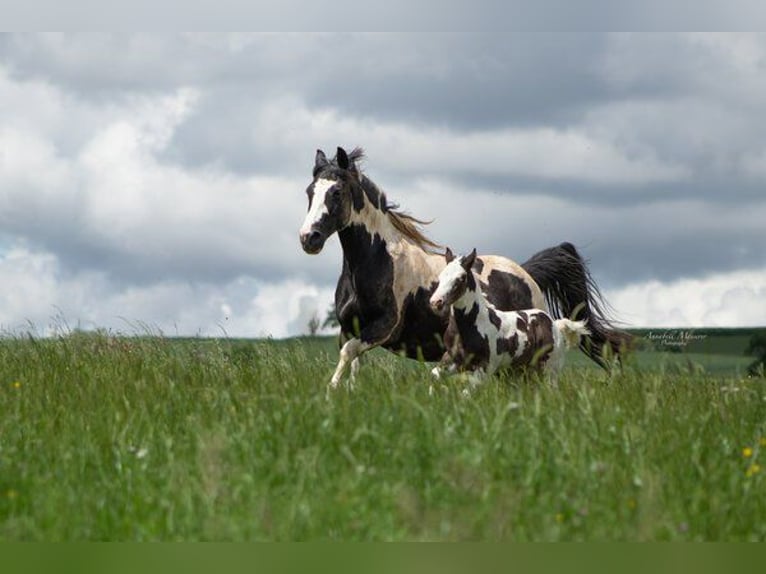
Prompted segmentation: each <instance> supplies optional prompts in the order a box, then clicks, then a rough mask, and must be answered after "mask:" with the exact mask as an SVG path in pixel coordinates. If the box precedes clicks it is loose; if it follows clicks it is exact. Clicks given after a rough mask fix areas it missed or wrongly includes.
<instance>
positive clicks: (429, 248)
mask: <svg viewBox="0 0 766 574" xmlns="http://www.w3.org/2000/svg"><path fill="white" fill-rule="evenodd" d="M348 159H349V162H350V164H351V165H352V166H353V170H354V171H355V172H356V173H357V174H358V176H359V184H360V186H361V188H362V190H363V191H364V193H365V195H366V196H367V199H368V200H369V201H370V203H372V205H374V206H375V207H376V208H377V209H379V210H380V211H382V212H383V213H385V214H386V215H387V216H388V220H389V221H390V222H391V225H393V226H394V229H396V230H397V231H398V232H399V233H401V234H402V235H403V236H404V237H406V238H407V239H409V240H410V241H412V242H413V243H414V244H415V245H417V246H418V247H420V248H421V249H422V250H423V251H426V252H428V253H440V252H441V251H442V249H443V246H442V245H440V244H439V243H436V242H435V241H434V240H433V239H431V238H429V237H428V236H427V235H426V234H425V233H424V232H423V230H422V226H424V225H429V224H430V223H432V221H423V220H422V219H418V218H416V217H413V216H412V215H410V214H409V213H406V212H405V211H402V210H401V209H400V208H399V205H398V204H396V203H392V202H389V201H388V198H386V194H385V193H383V191H381V189H380V188H379V187H378V186H377V185H376V184H375V182H374V181H372V180H371V179H370V178H369V177H367V176H366V175H364V174H363V173H362V172H361V170H360V169H359V167H358V166H357V162H358V161H361V160H363V159H364V150H363V149H362V148H360V147H357V148H354V149H353V150H352V151H351V153H350V154H348Z"/></svg>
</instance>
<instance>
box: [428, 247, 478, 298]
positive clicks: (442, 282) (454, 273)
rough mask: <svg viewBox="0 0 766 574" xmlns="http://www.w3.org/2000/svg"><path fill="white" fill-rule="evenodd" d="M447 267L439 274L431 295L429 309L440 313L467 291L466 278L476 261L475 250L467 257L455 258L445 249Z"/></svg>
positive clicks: (448, 249)
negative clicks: (431, 308)
mask: <svg viewBox="0 0 766 574" xmlns="http://www.w3.org/2000/svg"><path fill="white" fill-rule="evenodd" d="M444 256H445V258H446V259H447V266H446V267H445V268H444V269H442V272H441V273H439V280H438V281H439V282H438V284H437V285H436V289H435V290H434V294H433V295H431V300H430V303H431V307H433V308H434V309H436V310H437V311H441V310H442V309H444V308H445V307H447V308H448V307H449V306H450V305H452V304H453V303H454V302H455V301H457V300H458V299H460V298H461V297H462V296H463V295H464V294H465V292H466V290H467V289H468V276H469V274H470V273H471V267H473V263H474V261H475V260H476V249H474V250H473V251H471V253H469V254H468V255H464V256H462V257H455V256H454V255H453V254H452V251H451V250H450V248H449V247H447V252H446V253H445V255H444Z"/></svg>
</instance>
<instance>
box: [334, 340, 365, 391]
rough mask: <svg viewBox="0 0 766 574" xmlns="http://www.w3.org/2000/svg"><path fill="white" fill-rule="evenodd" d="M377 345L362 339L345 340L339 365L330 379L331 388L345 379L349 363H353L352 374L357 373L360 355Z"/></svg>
mask: <svg viewBox="0 0 766 574" xmlns="http://www.w3.org/2000/svg"><path fill="white" fill-rule="evenodd" d="M374 346H375V345H372V344H369V343H365V342H363V341H362V340H361V339H356V338H354V339H349V340H348V341H346V342H345V344H344V345H343V347H342V348H341V350H340V357H339V358H338V366H337V367H335V373H333V376H332V379H331V380H330V388H331V389H334V388H336V387H337V386H338V383H340V381H341V380H342V379H343V376H344V375H345V374H346V369H348V366H349V364H351V365H352V369H351V370H352V376H354V375H356V372H357V371H359V356H360V355H361V354H362V353H364V352H365V351H368V350H369V349H371V348H372V347H374Z"/></svg>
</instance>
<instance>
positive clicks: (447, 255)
mask: <svg viewBox="0 0 766 574" xmlns="http://www.w3.org/2000/svg"><path fill="white" fill-rule="evenodd" d="M444 258H445V259H446V260H447V263H451V262H452V261H454V260H455V254H454V253H452V249H450V248H449V247H447V250H446V251H445V252H444Z"/></svg>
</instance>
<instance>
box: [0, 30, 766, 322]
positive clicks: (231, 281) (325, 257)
mask: <svg viewBox="0 0 766 574" xmlns="http://www.w3.org/2000/svg"><path fill="white" fill-rule="evenodd" d="M764 61H766V37H764V36H758V35H755V36H753V35H742V36H730V35H723V36H721V35H622V34H618V35H609V34H600V33H598V34H550V33H549V34H532V33H519V34H506V35H497V34H494V35H493V34H481V35H479V34H423V35H407V34H396V35H391V34H385V35H358V34H340V35H334V34H333V35H320V34H310V35H301V34H277V35H258V34H256V35H252V34H248V35H228V36H222V35H215V34H213V35H210V34H188V35H172V36H168V35H152V34H149V35H82V34H75V35H67V34H64V35H42V36H37V35H10V36H2V37H0V97H2V100H3V102H4V108H3V109H2V110H0V159H2V162H0V225H2V238H1V240H0V256H2V254H3V253H6V254H7V253H14V254H16V255H14V257H16V256H18V257H22V255H23V254H25V253H26V254H27V255H24V256H25V257H29V258H30V261H46V262H48V263H46V265H48V264H50V269H55V272H51V273H49V274H48V275H47V277H49V285H48V287H49V288H50V290H51V294H50V296H49V297H48V299H46V300H50V301H53V300H55V296H54V295H55V294H53V291H55V289H56V285H59V286H60V287H61V289H62V291H61V293H68V294H69V296H70V298H72V297H74V296H73V295H72V294H73V293H75V292H76V286H77V285H78V284H79V283H78V282H79V281H87V282H88V285H90V286H89V287H88V288H87V289H85V290H86V291H87V292H93V293H103V292H106V291H105V290H106V289H107V287H105V285H108V288H109V289H111V290H113V291H114V292H115V293H117V294H116V295H114V296H110V297H109V298H107V299H108V301H110V302H111V303H113V304H123V303H124V304H125V305H127V306H131V305H133V306H134V308H135V310H136V313H139V312H140V313H149V312H153V311H154V310H156V309H157V308H158V307H157V306H158V305H160V306H162V305H164V306H166V307H172V309H171V310H169V311H168V316H179V314H180V313H182V311H181V310H180V308H176V306H174V305H171V304H169V303H168V302H167V293H168V291H167V289H169V288H168V287H167V286H168V285H174V286H177V287H178V288H180V289H181V290H182V291H183V292H184V293H186V295H188V297H186V298H185V299H184V301H188V302H189V304H192V303H191V301H192V300H193V298H194V297H195V296H200V297H202V296H203V295H202V294H203V293H204V298H206V300H209V301H214V302H213V303H210V304H209V307H208V311H206V312H205V314H204V317H203V315H200V318H199V321H200V323H204V324H206V325H211V324H213V325H214V324H215V321H218V320H219V318H218V315H219V310H218V307H220V306H221V305H225V306H227V308H232V309H234V310H236V309H239V310H240V313H241V315H240V316H246V317H249V319H248V321H250V322H247V321H245V320H242V322H240V323H239V325H240V327H238V328H239V329H243V330H246V329H247V328H255V327H253V324H254V323H253V321H255V319H254V317H256V315H257V313H256V312H255V311H253V309H255V308H256V307H257V306H253V305H252V304H251V303H252V300H253V297H254V295H253V294H252V293H251V291H250V290H252V289H255V290H257V289H268V288H270V287H263V286H264V285H265V286H273V285H286V284H293V283H290V282H291V281H292V282H297V283H294V284H296V285H300V286H301V287H300V288H301V289H303V291H302V294H301V295H300V297H302V299H301V298H300V297H298V298H293V299H291V301H292V303H291V305H292V306H293V307H294V309H293V310H292V311H291V314H290V316H289V317H287V318H286V319H285V322H286V324H289V328H288V329H289V330H290V332H293V331H295V330H296V329H298V328H299V324H300V323H302V322H303V321H304V318H305V317H304V316H305V315H306V314H307V313H308V311H307V310H311V309H314V308H315V306H318V307H317V308H322V306H323V305H324V300H321V301H320V299H321V298H322V297H325V298H326V297H327V294H328V293H329V292H331V290H332V285H333V282H334V279H335V277H337V273H338V271H339V269H340V250H339V248H338V245H337V240H333V241H331V242H330V243H329V244H328V247H327V249H326V250H325V252H323V253H322V254H321V255H319V256H317V257H308V256H306V255H305V254H303V253H302V251H301V250H300V246H299V245H298V241H297V229H298V227H299V225H300V222H301V220H302V218H303V215H304V213H305V209H306V203H305V201H306V200H305V196H304V194H303V189H304V188H305V186H306V185H307V184H308V182H309V179H310V171H311V165H312V161H313V154H314V150H315V149H316V148H318V147H321V148H324V149H326V150H327V151H328V152H332V151H333V150H334V149H335V146H337V145H344V146H347V147H352V146H354V145H362V146H364V147H366V149H367V151H368V154H369V160H368V162H367V164H366V166H365V168H366V170H367V172H368V174H369V175H370V177H372V179H374V180H375V181H376V182H378V183H379V184H380V185H382V186H383V187H384V188H385V189H386V191H387V192H388V194H389V196H390V197H392V198H393V199H394V200H396V201H398V202H399V203H401V204H402V206H403V207H405V208H408V209H410V210H411V211H412V212H413V213H415V214H416V215H418V216H421V217H424V218H429V219H430V218H436V223H434V225H433V226H432V228H431V232H432V233H433V235H434V237H435V239H437V240H439V241H442V242H445V243H451V244H453V246H456V247H457V248H460V246H464V247H465V248H470V247H471V246H472V244H477V246H480V247H482V248H483V250H484V251H494V252H497V253H501V254H505V255H509V256H511V257H513V258H515V259H517V260H520V261H523V260H524V259H526V258H527V257H529V256H530V255H531V254H532V253H534V252H535V251H537V250H539V249H541V248H544V247H547V246H549V245H552V244H555V243H558V242H559V241H563V240H569V241H573V242H575V243H576V244H578V245H580V246H581V247H582V249H583V251H584V252H585V253H586V255H588V256H589V257H590V259H591V265H592V268H593V270H594V273H595V274H596V277H597V279H598V280H599V281H600V282H602V283H604V284H605V285H606V286H608V287H609V288H610V289H623V288H627V287H628V286H629V285H631V284H634V283H636V282H641V281H650V280H660V281H663V282H672V281H675V280H680V279H682V278H694V277H697V278H699V277H705V276H708V275H711V274H721V273H732V272H735V271H737V270H742V269H759V268H763V267H764V266H766V256H764V255H763V249H762V247H761V246H762V243H763V239H764V236H763V232H762V224H761V222H762V221H763V218H764V215H766V207H765V206H764V203H763V193H762V189H763V184H764V180H766V144H764V143H763V141H762V134H763V133H764V131H766V114H764V113H763V112H764V104H763V102H764V101H766V80H764V77H766V76H764V74H763V62H764ZM479 206H481V208H480V209H479ZM469 208H473V209H474V211H475V213H474V214H473V216H472V219H471V220H469V221H464V220H463V219H461V217H463V216H464V215H465V214H466V213H467V212H469V211H470V209H469ZM3 250H4V251H3ZM6 257H7V255H6ZM41 258H42V259H41ZM46 258H49V259H46ZM50 258H52V259H50ZM6 263H7V265H6V270H7V271H8V273H10V274H11V275H12V276H13V277H22V276H23V277H25V279H24V281H27V280H31V279H29V277H32V276H33V275H34V273H33V272H32V271H30V269H32V267H29V266H27V267H23V266H20V264H19V262H18V260H16V259H14V260H13V261H6ZM30 264H31V263H30ZM19 269H24V270H27V271H28V274H26V275H25V273H27V271H23V272H22V271H18V270H19ZM11 270H13V272H12V273H11ZM94 277H95V278H98V280H97V281H96V279H94ZM19 280H20V281H21V279H19ZM721 284H723V283H721ZM216 285H218V286H220V288H221V290H222V292H224V293H225V297H224V298H223V299H225V300H223V299H222V301H223V302H221V301H217V300H216V299H215V296H214V292H215V288H216ZM183 286H186V287H183ZM196 286H205V287H204V288H203V287H196ZM317 286H318V287H317ZM48 287H46V289H47V288H48ZM312 289H313V290H312ZM131 290H134V291H131ZM135 290H138V291H135ZM320 291H321V293H322V295H321V297H320V295H318V293H319V292H320ZM134 292H140V293H141V296H140V297H138V298H131V296H130V293H134ZM277 292H278V289H277V290H276V291H272V292H271V293H272V294H271V295H269V297H272V298H273V300H276V299H275V298H276V294H275V293H277ZM152 297H155V298H156V301H157V303H156V304H155V303H152ZM318 297H319V299H318ZM43 299H45V298H43ZM74 299H76V300H80V301H82V300H81V299H77V298H76V297H74ZM138 299H141V302H137V301H138ZM160 302H161V303H160ZM83 304H84V302H83ZM271 304H273V303H268V304H267V303H263V305H264V306H268V305H271ZM0 308H3V307H2V306H0ZM10 308H11V307H8V306H6V307H4V309H6V312H7V313H11V311H10V310H8V309H10ZM264 308H265V307H264ZM46 312H47V311H46ZM106 313H107V312H106V310H105V309H102V310H99V311H98V312H95V311H94V314H93V316H94V317H96V318H103V317H104V316H106ZM258 313H261V312H260V311H259V312H258ZM43 315H44V313H42V314H41V313H37V315H35V316H38V317H39V316H43ZM22 316H23V314H22ZM258 316H262V314H261V315H258ZM700 316H701V315H700ZM214 319H215V321H214ZM99 320H100V319H99ZM192 321H193V319H192ZM268 321H270V322H271V323H270V324H275V321H276V319H268ZM0 322H2V320H1V319H0ZM248 326H249V327H248ZM208 330H209V328H208Z"/></svg>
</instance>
